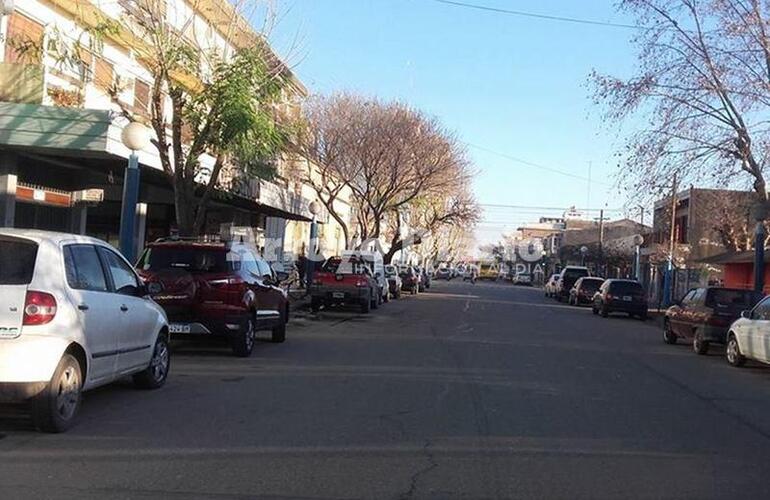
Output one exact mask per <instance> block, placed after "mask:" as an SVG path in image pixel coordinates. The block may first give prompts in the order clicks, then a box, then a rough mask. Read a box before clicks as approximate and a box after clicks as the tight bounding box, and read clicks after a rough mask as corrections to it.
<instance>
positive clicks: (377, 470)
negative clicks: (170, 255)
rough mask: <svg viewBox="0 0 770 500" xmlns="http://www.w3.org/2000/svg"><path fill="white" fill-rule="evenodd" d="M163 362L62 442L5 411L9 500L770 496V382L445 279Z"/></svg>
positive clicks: (630, 327)
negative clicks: (375, 303) (232, 347)
mask: <svg viewBox="0 0 770 500" xmlns="http://www.w3.org/2000/svg"><path fill="white" fill-rule="evenodd" d="M172 363H173V366H172V373H171V376H170V379H169V381H168V384H167V385H166V387H164V388H163V389H161V390H159V391H154V392H143V391H139V390H135V389H133V388H132V387H131V385H130V384H129V383H118V384H113V385H111V386H109V387H106V388H102V389H99V390H96V391H94V392H92V393H88V394H87V395H86V397H85V399H84V405H83V407H82V412H81V415H80V421H79V424H78V425H77V426H76V427H75V428H73V429H72V430H71V431H70V432H68V433H66V434H61V435H45V434H38V433H36V432H34V431H33V430H32V429H31V428H30V426H29V423H28V421H27V420H26V418H25V417H24V416H23V414H22V413H20V412H19V410H18V409H16V408H3V409H2V411H0V498H2V499H15V498H27V497H29V498H36V499H43V498H79V499H82V498H99V499H103V498H184V499H193V498H254V497H264V498H306V499H331V498H392V499H397V498H441V499H444V498H447V499H451V498H591V499H594V498H698V499H703V498H717V497H724V498H726V497H733V498H734V497H745V498H767V497H768V496H770V484H769V483H768V481H767V478H768V474H767V472H768V469H770V370H768V369H766V368H764V367H761V366H759V365H751V364H750V366H749V367H747V368H744V369H735V368H732V367H730V366H728V365H727V364H726V362H725V361H724V359H723V357H722V352H721V351H720V350H718V349H715V350H713V352H712V353H711V355H709V356H705V357H701V356H696V355H695V354H693V353H692V352H691V350H690V349H689V348H688V347H686V346H681V345H679V346H668V345H664V344H663V342H662V341H661V339H660V334H659V331H658V330H657V328H655V326H654V325H653V323H652V322H648V323H646V324H645V323H642V322H640V321H639V320H629V319H627V318H625V317H615V318H612V317H611V318H609V319H603V318H601V317H599V316H593V315H592V314H591V312H590V310H589V309H577V308H574V307H569V306H566V305H562V304H557V303H555V302H553V301H551V300H550V299H545V298H544V297H543V296H542V293H541V292H540V291H539V290H537V289H528V288H518V287H514V286H512V285H503V284H491V283H489V284H486V283H479V284H477V285H475V286H473V285H470V284H462V283H459V282H451V283H444V282H442V283H437V284H435V285H434V287H433V289H432V290H430V291H429V292H428V293H425V294H422V295H419V296H417V297H406V298H405V299H403V300H400V301H397V302H394V303H391V304H387V305H385V306H383V308H381V309H380V310H378V311H373V313H372V314H370V315H368V316H362V315H359V314H358V313H357V312H355V311H352V312H328V313H324V312H322V314H321V317H320V318H319V319H301V318H300V319H296V320H294V321H293V322H292V325H291V327H290V330H289V333H288V340H287V342H286V343H285V344H281V345H273V344H269V343H263V344H260V345H258V346H257V349H256V351H255V354H254V356H253V357H251V358H249V359H238V358H233V357H231V356H230V355H229V351H228V349H227V348H226V347H224V346H222V347H220V346H218V345H182V346H180V347H179V348H177V350H176V351H175V355H174V358H173V360H172Z"/></svg>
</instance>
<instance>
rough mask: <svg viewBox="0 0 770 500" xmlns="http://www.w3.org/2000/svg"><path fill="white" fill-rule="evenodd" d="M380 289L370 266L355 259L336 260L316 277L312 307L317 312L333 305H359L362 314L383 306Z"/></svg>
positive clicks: (312, 291)
mask: <svg viewBox="0 0 770 500" xmlns="http://www.w3.org/2000/svg"><path fill="white" fill-rule="evenodd" d="M378 291H379V285H378V284H377V280H376V279H375V278H374V276H373V275H372V271H371V269H369V266H368V265H367V264H366V262H364V261H362V260H359V259H358V258H356V257H355V256H349V257H344V258H342V257H332V258H330V259H328V260H327V261H326V262H324V265H323V267H322V268H321V270H320V271H316V273H315V274H314V275H313V283H312V284H311V285H310V307H311V309H312V310H313V311H315V312H317V311H318V310H319V309H321V306H329V305H331V304H357V305H360V307H361V312H362V313H368V312H369V310H370V309H377V308H378V307H379V306H380V302H381V300H382V295H381V294H380V293H378Z"/></svg>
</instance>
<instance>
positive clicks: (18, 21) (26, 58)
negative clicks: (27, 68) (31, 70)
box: [5, 12, 45, 63]
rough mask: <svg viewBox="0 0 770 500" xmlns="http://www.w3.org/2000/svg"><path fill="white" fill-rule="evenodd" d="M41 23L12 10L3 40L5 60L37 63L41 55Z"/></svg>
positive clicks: (42, 33)
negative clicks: (4, 39)
mask: <svg viewBox="0 0 770 500" xmlns="http://www.w3.org/2000/svg"><path fill="white" fill-rule="evenodd" d="M44 34H45V28H44V27H43V25H42V24H40V23H38V22H36V21H33V20H32V19H30V18H28V17H26V16H23V15H21V14H19V13H18V12H14V13H13V14H11V16H10V17H9V18H8V28H7V30H6V41H5V62H7V63H39V62H40V60H41V57H42V49H43V35H44Z"/></svg>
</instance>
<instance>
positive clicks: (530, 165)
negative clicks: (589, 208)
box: [465, 142, 613, 187]
mask: <svg viewBox="0 0 770 500" xmlns="http://www.w3.org/2000/svg"><path fill="white" fill-rule="evenodd" d="M465 144H466V145H467V146H470V147H472V148H474V149H478V150H480V151H484V152H487V153H490V154H493V155H496V156H499V157H501V158H505V159H507V160H511V161H515V162H516V163H521V164H523V165H527V166H529V167H534V168H539V169H541V170H546V171H548V172H553V173H555V174H559V175H565V176H567V177H572V178H573V179H580V180H581V181H586V182H592V183H593V184H601V185H603V186H608V187H612V186H613V185H612V184H608V183H606V182H597V181H592V180H591V179H589V178H588V177H583V176H582V175H577V174H573V173H570V172H565V171H564V170H559V169H558V168H553V167H549V166H547V165H541V164H539V163H534V162H531V161H528V160H524V159H522V158H517V157H515V156H511V155H509V154H506V153H501V152H499V151H495V150H493V149H489V148H485V147H484V146H479V145H478V144H473V143H470V142H465Z"/></svg>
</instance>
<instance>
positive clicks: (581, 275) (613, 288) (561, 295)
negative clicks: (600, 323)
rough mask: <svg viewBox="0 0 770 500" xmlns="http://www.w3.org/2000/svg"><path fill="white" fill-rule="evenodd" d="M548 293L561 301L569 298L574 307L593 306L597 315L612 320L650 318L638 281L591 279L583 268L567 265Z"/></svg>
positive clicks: (551, 282) (550, 283) (547, 288)
mask: <svg viewBox="0 0 770 500" xmlns="http://www.w3.org/2000/svg"><path fill="white" fill-rule="evenodd" d="M543 288H544V293H545V296H546V297H553V298H555V299H557V300H558V301H559V302H561V301H563V300H564V299H565V298H566V300H567V302H568V303H569V304H570V305H574V306H582V305H590V306H591V309H592V311H593V313H594V314H601V316H602V317H605V318H606V317H608V316H609V315H610V314H613V313H625V314H628V315H629V316H630V317H634V316H635V317H638V318H639V319H641V320H646V319H647V312H648V308H647V296H646V294H645V293H644V289H643V287H642V285H641V283H639V282H638V281H636V280H631V279H607V280H605V279H604V278H600V277H597V276H590V273H589V272H588V269H587V268H585V267H582V266H567V267H565V268H564V269H562V271H561V272H560V273H558V274H553V275H551V277H550V278H549V279H548V280H547V281H546V283H545V286H544V287H543Z"/></svg>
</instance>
